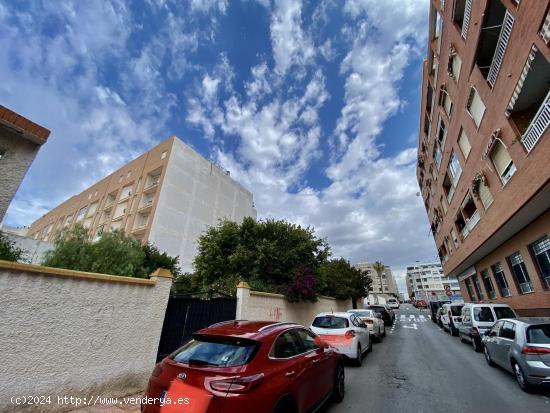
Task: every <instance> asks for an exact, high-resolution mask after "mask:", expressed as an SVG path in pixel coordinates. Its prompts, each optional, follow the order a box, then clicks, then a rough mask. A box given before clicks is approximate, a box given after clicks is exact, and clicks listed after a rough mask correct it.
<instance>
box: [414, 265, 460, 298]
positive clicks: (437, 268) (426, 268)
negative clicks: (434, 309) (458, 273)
mask: <svg viewBox="0 0 550 413" xmlns="http://www.w3.org/2000/svg"><path fill="white" fill-rule="evenodd" d="M406 282H407V291H408V293H409V297H414V298H416V299H417V300H426V301H441V300H452V301H461V300H462V295H461V293H460V286H459V285H458V280H457V279H456V277H445V274H444V273H443V268H442V267H441V264H440V263H436V262H434V263H426V264H420V263H417V264H415V265H411V266H408V267H407V275H406ZM447 291H449V292H450V294H447Z"/></svg>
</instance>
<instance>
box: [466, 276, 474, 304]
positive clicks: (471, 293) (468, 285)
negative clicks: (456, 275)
mask: <svg viewBox="0 0 550 413" xmlns="http://www.w3.org/2000/svg"><path fill="white" fill-rule="evenodd" d="M466 291H467V292H468V297H469V298H470V301H472V302H475V301H476V299H475V298H474V297H475V296H474V290H473V288H472V280H471V279H470V278H468V279H467V280H466Z"/></svg>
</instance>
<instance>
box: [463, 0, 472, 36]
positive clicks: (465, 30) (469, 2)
mask: <svg viewBox="0 0 550 413" xmlns="http://www.w3.org/2000/svg"><path fill="white" fill-rule="evenodd" d="M471 14H472V0H466V7H465V8H464V20H463V21H462V37H463V38H464V39H466V37H468V28H469V26H470V15H471Z"/></svg>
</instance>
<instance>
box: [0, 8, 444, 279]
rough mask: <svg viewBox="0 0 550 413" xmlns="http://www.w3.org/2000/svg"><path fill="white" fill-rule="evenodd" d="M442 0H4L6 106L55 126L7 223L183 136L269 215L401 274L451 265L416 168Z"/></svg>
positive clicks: (0, 84)
mask: <svg viewBox="0 0 550 413" xmlns="http://www.w3.org/2000/svg"><path fill="white" fill-rule="evenodd" d="M428 3H429V2H428V0H385V1H380V0H347V1H344V0H315V1H311V2H306V1H303V2H302V1H300V0H231V1H229V0H148V1H143V2H137V1H134V2H129V1H123V0H120V1H118V0H112V1H106V0H102V1H99V0H98V1H92V0H91V1H76V0H75V1H55V2H53V1H47V0H46V1H39V0H36V1H30V2H22V1H17V0H13V1H6V0H0V103H1V104H3V105H5V106H7V107H9V108H11V109H12V110H15V111H16V112H18V113H21V114H22V115H24V116H26V117H28V118H30V119H31V120H33V121H36V122H38V123H40V124H41V125H43V126H45V127H47V128H48V129H50V130H51V131H52V134H51V136H50V139H49V141H48V143H47V144H46V145H45V146H44V147H43V148H42V149H41V151H40V153H39V155H38V157H37V158H36V160H35V162H34V164H33V165H32V168H31V169H30V171H29V173H28V174H27V176H26V178H25V180H24V181H23V184H22V185H21V187H20V189H19V191H18V193H17V195H16V197H15V200H14V202H13V203H12V205H11V207H10V209H9V211H8V216H7V222H6V223H7V224H9V225H29V224H30V223H31V222H32V221H33V220H34V219H36V218H37V217H39V216H40V215H42V214H43V213H44V212H45V211H47V210H49V209H51V208H52V207H54V206H56V205H57V204H59V203H60V202H61V201H63V200H64V199H66V198H67V197H69V196H70V195H73V194H75V193H78V192H80V191H81V190H82V189H84V188H85V187H87V186H89V185H90V184H92V183H93V182H95V181H96V180H98V179H99V178H101V177H103V176H104V175H106V174H108V173H109V172H111V171H113V170H115V169H117V168H118V167H120V166H121V165H122V164H124V163H125V162H127V161H128V160H130V159H132V158H134V157H136V156H137V155H139V154H140V153H142V152H144V151H145V150H147V149H149V148H151V147H152V146H154V145H155V144H157V143H159V142H161V141H162V140H164V139H166V138H167V137H168V136H170V135H173V134H175V135H177V136H178V137H180V138H181V139H183V140H184V141H185V142H187V143H188V144H190V145H191V146H193V147H194V148H195V149H196V150H197V151H199V152H200V153H201V154H202V155H204V156H205V157H207V158H210V159H213V160H216V161H218V162H220V163H221V164H222V165H223V166H224V167H225V168H226V169H229V170H230V171H231V175H232V176H233V177H234V178H235V179H237V180H238V181H240V182H241V183H242V184H243V185H245V186H246V187H247V188H248V189H250V190H251V191H252V192H253V194H254V198H255V203H256V207H257V209H258V215H259V217H274V218H285V219H288V220H290V221H293V222H297V223H300V224H304V225H311V226H313V227H315V229H316V231H317V233H318V234H319V235H320V236H322V237H326V238H327V240H328V241H329V243H330V244H331V246H332V249H333V253H334V255H335V256H343V257H345V258H347V259H349V260H350V261H352V262H362V261H366V260H369V261H371V260H382V261H384V262H385V263H386V264H389V265H392V266H393V267H394V269H396V270H397V273H398V274H399V275H400V278H402V275H403V269H404V266H406V265H407V264H411V263H414V262H415V261H416V260H420V261H433V260H434V259H435V258H436V250H435V246H434V243H433V240H432V238H431V236H430V235H429V227H428V222H427V218H426V215H425V211H424V208H423V205H422V201H421V198H420V197H417V196H416V192H417V191H418V185H417V182H416V178H415V161H416V155H415V153H416V149H415V143H416V140H417V130H418V110H419V93H420V81H421V63H422V59H423V57H424V55H425V53H426V49H427V40H426V39H427V16H428ZM401 286H402V288H403V286H404V284H402V280H401Z"/></svg>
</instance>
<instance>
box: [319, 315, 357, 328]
mask: <svg viewBox="0 0 550 413" xmlns="http://www.w3.org/2000/svg"><path fill="white" fill-rule="evenodd" d="M313 327H317V328H331V329H337V328H348V327H349V321H348V319H347V318H344V317H334V316H329V315H328V316H321V317H315V320H313Z"/></svg>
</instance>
